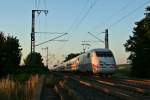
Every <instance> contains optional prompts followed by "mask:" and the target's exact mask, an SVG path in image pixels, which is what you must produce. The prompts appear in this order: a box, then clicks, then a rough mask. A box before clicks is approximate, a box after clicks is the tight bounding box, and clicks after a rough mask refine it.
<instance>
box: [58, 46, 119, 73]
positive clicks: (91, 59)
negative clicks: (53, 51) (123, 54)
mask: <svg viewBox="0 0 150 100" xmlns="http://www.w3.org/2000/svg"><path fill="white" fill-rule="evenodd" d="M58 70H63V71H79V72H92V73H94V74H110V75H111V74H113V73H115V70H116V62H115V58H114V56H113V53H112V52H111V50H109V49H105V48H98V49H92V50H90V51H88V52H86V53H83V54H81V55H79V56H77V57H75V58H73V59H71V60H69V61H66V62H64V63H62V64H61V65H60V66H59V67H58Z"/></svg>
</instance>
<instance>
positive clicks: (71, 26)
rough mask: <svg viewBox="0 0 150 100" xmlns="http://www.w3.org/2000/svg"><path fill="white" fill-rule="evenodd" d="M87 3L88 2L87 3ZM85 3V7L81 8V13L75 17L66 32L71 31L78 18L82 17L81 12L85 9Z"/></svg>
mask: <svg viewBox="0 0 150 100" xmlns="http://www.w3.org/2000/svg"><path fill="white" fill-rule="evenodd" d="M87 2H89V0H88V1H87ZM86 5H87V3H85V5H84V6H83V8H82V9H81V11H80V12H79V15H78V16H76V18H75V19H74V21H73V23H72V24H71V25H70V27H69V29H68V32H70V31H71V29H72V28H73V26H74V25H75V23H76V22H77V21H78V20H79V18H80V16H81V15H82V12H83V10H84V8H85V7H86Z"/></svg>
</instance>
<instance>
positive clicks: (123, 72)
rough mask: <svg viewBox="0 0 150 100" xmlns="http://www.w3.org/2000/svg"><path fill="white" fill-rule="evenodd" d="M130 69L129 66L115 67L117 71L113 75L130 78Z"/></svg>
mask: <svg viewBox="0 0 150 100" xmlns="http://www.w3.org/2000/svg"><path fill="white" fill-rule="evenodd" d="M130 68H131V65H129V64H120V65H117V71H116V73H115V76H121V77H130Z"/></svg>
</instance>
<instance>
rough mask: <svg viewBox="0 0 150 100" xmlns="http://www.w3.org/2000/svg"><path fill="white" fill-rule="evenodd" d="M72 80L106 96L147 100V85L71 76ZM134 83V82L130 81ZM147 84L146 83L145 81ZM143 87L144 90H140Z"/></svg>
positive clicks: (148, 96)
mask: <svg viewBox="0 0 150 100" xmlns="http://www.w3.org/2000/svg"><path fill="white" fill-rule="evenodd" d="M72 79H74V80H76V81H79V82H80V83H81V84H85V85H87V86H90V87H93V88H95V89H99V90H101V91H102V92H105V93H107V94H110V95H113V96H117V97H120V98H121V99H124V100H141V99H143V100H149V99H150V91H149V89H147V88H146V86H147V85H148V84H144V85H143V84H141V83H142V82H141V83H138V84H133V83H129V82H128V81H127V80H125V79H120V78H102V77H101V78H98V77H93V76H92V77H84V78H79V77H78V76H73V77H72ZM132 81H134V80H132ZM135 81H136V80H135ZM146 82H147V81H146ZM148 82H149V81H148ZM141 87H145V88H141Z"/></svg>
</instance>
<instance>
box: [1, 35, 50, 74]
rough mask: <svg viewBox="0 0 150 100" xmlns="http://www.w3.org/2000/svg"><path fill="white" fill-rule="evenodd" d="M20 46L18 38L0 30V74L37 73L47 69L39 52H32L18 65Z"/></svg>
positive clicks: (20, 54)
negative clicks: (21, 64)
mask: <svg viewBox="0 0 150 100" xmlns="http://www.w3.org/2000/svg"><path fill="white" fill-rule="evenodd" d="M21 51H22V48H21V45H20V43H19V40H18V39H17V38H16V37H13V36H5V35H4V33H3V32H0V74H16V73H23V72H24V73H38V72H44V71H48V68H46V67H45V66H44V64H43V63H42V61H43V60H42V57H41V55H40V53H32V54H29V55H28V56H27V58H26V59H25V60H24V62H25V65H24V66H20V62H21V56H22V53H21Z"/></svg>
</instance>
